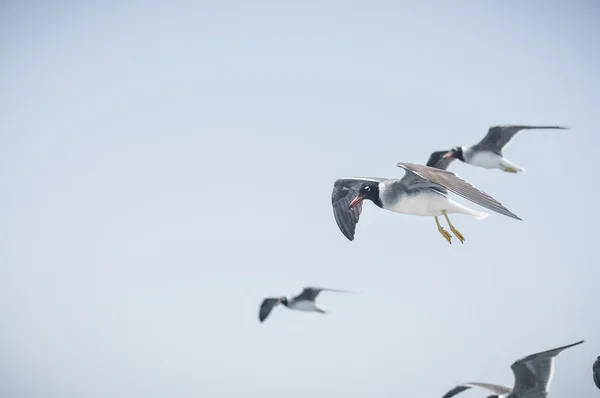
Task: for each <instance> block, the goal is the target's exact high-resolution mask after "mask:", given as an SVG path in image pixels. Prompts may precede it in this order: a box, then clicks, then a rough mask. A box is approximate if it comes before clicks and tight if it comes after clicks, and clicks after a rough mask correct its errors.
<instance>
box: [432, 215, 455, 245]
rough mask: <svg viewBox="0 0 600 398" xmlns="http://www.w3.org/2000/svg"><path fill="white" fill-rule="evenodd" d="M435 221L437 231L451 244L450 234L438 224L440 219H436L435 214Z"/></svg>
mask: <svg viewBox="0 0 600 398" xmlns="http://www.w3.org/2000/svg"><path fill="white" fill-rule="evenodd" d="M435 223H436V224H437V227H438V231H439V233H440V234H442V236H443V237H444V238H446V240H447V241H448V243H450V244H452V235H450V233H449V232H448V231H446V230H445V229H444V228H442V226H441V225H440V220H438V218H437V216H435Z"/></svg>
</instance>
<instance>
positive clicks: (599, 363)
mask: <svg viewBox="0 0 600 398" xmlns="http://www.w3.org/2000/svg"><path fill="white" fill-rule="evenodd" d="M592 371H593V372H594V383H595V384H596V387H598V388H600V357H598V359H596V362H594V366H593V367H592Z"/></svg>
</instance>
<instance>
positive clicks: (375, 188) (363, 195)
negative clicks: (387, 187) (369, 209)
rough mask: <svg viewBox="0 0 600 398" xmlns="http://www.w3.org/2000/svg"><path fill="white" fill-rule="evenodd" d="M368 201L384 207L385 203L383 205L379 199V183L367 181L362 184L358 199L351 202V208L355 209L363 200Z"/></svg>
mask: <svg viewBox="0 0 600 398" xmlns="http://www.w3.org/2000/svg"><path fill="white" fill-rule="evenodd" d="M365 199H368V200H370V201H371V202H373V203H375V204H376V205H377V206H379V207H383V203H381V199H380V198H379V183H378V182H376V181H367V182H364V183H362V184H361V186H360V188H359V189H358V194H357V195H356V197H355V198H354V199H353V200H352V202H350V208H353V207H354V206H356V205H357V204H359V203H360V202H362V201H363V200H365Z"/></svg>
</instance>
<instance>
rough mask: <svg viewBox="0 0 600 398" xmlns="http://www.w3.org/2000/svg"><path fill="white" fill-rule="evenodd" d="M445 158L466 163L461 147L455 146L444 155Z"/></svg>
mask: <svg viewBox="0 0 600 398" xmlns="http://www.w3.org/2000/svg"><path fill="white" fill-rule="evenodd" d="M444 158H454V159H458V160H460V161H462V162H464V161H465V158H464V157H463V150H462V147H460V146H455V147H454V148H452V149H450V150H449V151H448V153H446V154H445V155H444Z"/></svg>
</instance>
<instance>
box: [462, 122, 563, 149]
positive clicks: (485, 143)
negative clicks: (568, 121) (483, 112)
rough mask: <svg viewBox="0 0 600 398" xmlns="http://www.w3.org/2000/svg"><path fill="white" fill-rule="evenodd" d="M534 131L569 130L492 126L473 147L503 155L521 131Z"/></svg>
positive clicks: (523, 126) (550, 127) (558, 127)
mask: <svg viewBox="0 0 600 398" xmlns="http://www.w3.org/2000/svg"><path fill="white" fill-rule="evenodd" d="M534 129H536V130H537V129H560V130H568V129H569V127H566V126H526V125H514V124H511V125H504V126H492V127H490V128H489V130H488V132H487V134H486V135H485V137H483V139H482V140H481V141H479V142H478V143H477V144H475V145H474V146H473V148H475V149H479V150H484V151H492V152H495V153H497V154H499V155H502V148H504V147H505V146H506V145H507V144H508V143H509V141H510V140H512V138H513V137H514V136H515V135H516V134H517V133H518V132H519V131H521V130H534Z"/></svg>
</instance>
